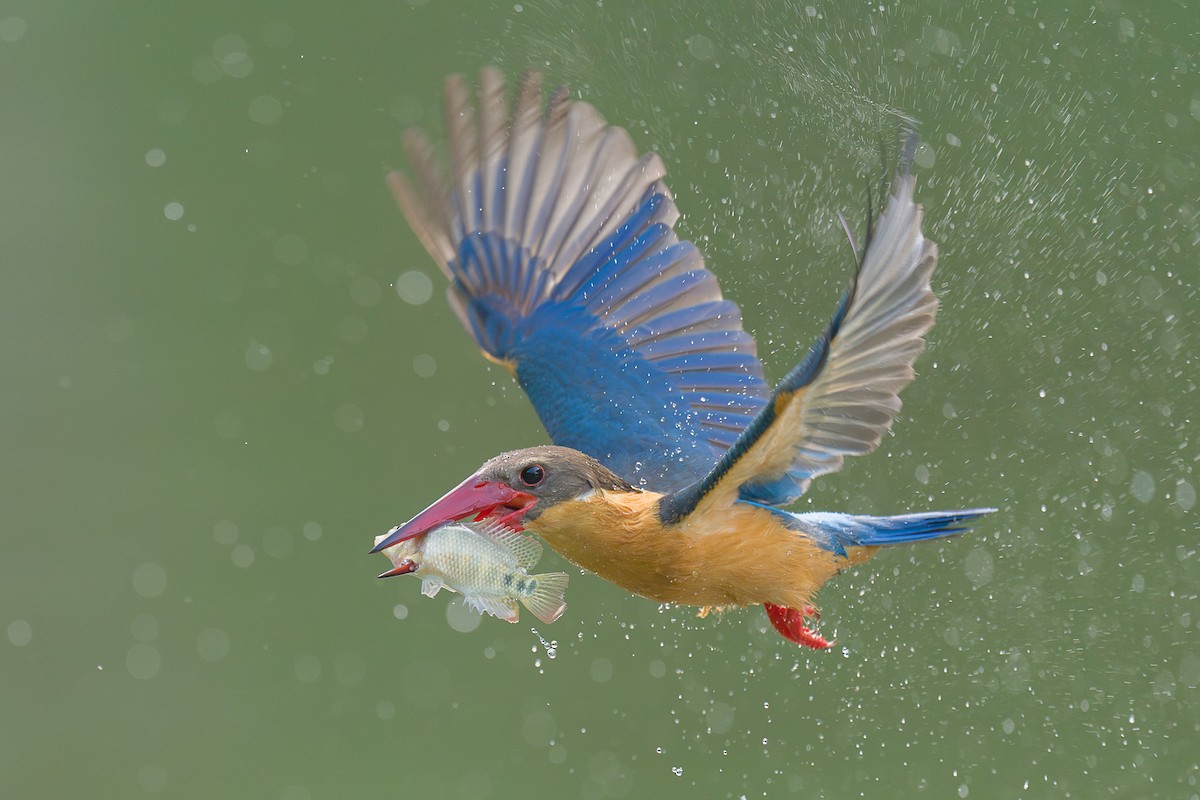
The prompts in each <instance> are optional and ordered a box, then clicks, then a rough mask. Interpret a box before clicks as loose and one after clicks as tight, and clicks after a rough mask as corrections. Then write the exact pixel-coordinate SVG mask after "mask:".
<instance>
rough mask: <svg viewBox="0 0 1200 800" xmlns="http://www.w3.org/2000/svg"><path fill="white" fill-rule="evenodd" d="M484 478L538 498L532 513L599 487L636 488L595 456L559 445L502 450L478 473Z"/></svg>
mask: <svg viewBox="0 0 1200 800" xmlns="http://www.w3.org/2000/svg"><path fill="white" fill-rule="evenodd" d="M477 475H478V476H479V478H480V479H482V480H493V481H500V482H502V483H505V484H508V485H509V486H511V487H512V488H514V489H517V490H519V491H522V492H525V493H527V494H531V495H533V496H534V497H536V498H538V502H537V503H536V504H535V505H534V507H533V508H532V509H530V512H529V514H528V518H533V517H536V516H537V515H538V514H540V513H541V512H542V511H544V510H545V509H547V508H549V507H550V506H552V505H554V504H555V503H561V502H563V501H564V500H572V499H574V498H576V497H579V496H581V495H584V494H587V493H588V492H590V491H594V490H596V489H605V490H609V491H619V492H632V491H636V490H635V489H634V488H633V487H632V486H630V485H629V483H628V482H627V481H626V480H624V479H623V478H621V477H620V476H618V475H616V474H615V473H613V471H612V470H610V469H608V467H605V466H604V465H603V464H601V463H600V462H599V461H597V460H596V459H594V458H592V457H591V456H588V455H585V454H583V453H581V452H579V451H578V450H572V449H571V448H569V447H559V446H558V445H541V446H538V447H527V448H525V449H524V450H513V451H511V452H508V453H501V454H500V455H498V456H496V457H495V458H493V459H491V460H490V461H488V462H487V463H486V464H484V465H483V466H482V467H481V468H480V470H479V472H478V473H477Z"/></svg>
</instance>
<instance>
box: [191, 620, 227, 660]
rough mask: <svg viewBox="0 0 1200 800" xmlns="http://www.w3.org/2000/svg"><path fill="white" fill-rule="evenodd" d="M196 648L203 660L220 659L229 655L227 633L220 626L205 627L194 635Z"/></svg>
mask: <svg viewBox="0 0 1200 800" xmlns="http://www.w3.org/2000/svg"><path fill="white" fill-rule="evenodd" d="M196 650H197V651H198V652H199V653H200V657H201V658H203V659H204V660H205V661H214V662H215V661H220V660H221V659H223V658H225V656H227V655H229V634H227V633H225V631H223V630H221V629H220V628H205V629H204V630H202V631H200V633H199V634H198V635H197V636H196Z"/></svg>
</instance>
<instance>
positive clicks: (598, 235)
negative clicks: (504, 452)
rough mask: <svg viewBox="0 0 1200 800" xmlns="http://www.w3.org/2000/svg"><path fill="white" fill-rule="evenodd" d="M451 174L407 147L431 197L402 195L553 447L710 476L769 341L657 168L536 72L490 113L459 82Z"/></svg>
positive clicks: (684, 479) (650, 471)
mask: <svg viewBox="0 0 1200 800" xmlns="http://www.w3.org/2000/svg"><path fill="white" fill-rule="evenodd" d="M445 113H446V124H447V130H448V138H449V149H450V164H451V174H450V176H449V179H448V180H447V179H445V178H443V176H442V174H441V172H440V170H439V168H438V161H437V159H436V158H435V157H434V155H433V151H432V148H431V147H430V145H429V142H428V140H427V139H426V138H425V137H424V136H423V135H422V134H421V133H419V132H417V131H410V132H409V133H408V134H407V137H406V142H405V144H406V148H407V151H408V155H409V161H410V163H411V165H412V167H413V171H414V173H415V175H416V178H417V184H418V185H419V187H420V188H419V189H418V188H417V186H415V185H414V184H413V183H411V182H410V181H409V180H408V179H407V178H406V177H405V176H404V175H403V174H401V173H392V175H390V176H389V182H390V184H391V187H392V190H393V192H394V193H395V196H396V199H397V201H398V202H399V204H400V207H401V208H402V209H403V211H404V213H405V216H406V217H407V218H408V220H409V222H410V223H411V224H412V226H413V229H414V230H415V231H416V232H417V235H418V236H419V237H420V239H421V241H422V243H423V244H424V245H425V247H426V249H428V250H429V252H430V253H431V254H432V255H433V257H434V259H435V260H436V261H437V262H438V264H439V265H440V266H441V267H442V270H443V272H444V273H445V274H446V277H447V278H448V279H449V281H450V290H449V298H450V303H451V305H452V306H453V308H454V310H455V313H457V314H458V317H459V319H460V320H461V321H462V323H463V325H464V326H465V327H466V328H467V330H468V331H469V332H470V333H471V335H472V336H473V337H474V338H475V341H476V342H477V343H478V344H479V346H480V347H481V348H482V349H483V351H484V353H485V355H487V356H488V357H489V358H492V359H493V360H496V361H499V362H501V363H503V364H505V365H506V366H508V367H509V369H510V370H512V372H513V374H514V375H515V376H516V379H517V381H518V382H519V383H520V385H521V387H522V388H523V389H524V390H525V393H526V394H527V395H528V396H529V399H530V400H531V401H532V402H533V405H534V408H535V409H536V410H537V413H538V416H539V417H540V418H541V420H542V423H543V424H544V425H545V426H546V430H547V432H549V434H550V438H551V439H552V440H553V441H554V442H555V443H556V444H559V445H563V446H566V447H571V448H574V449H576V450H580V451H582V452H584V453H587V454H588V455H591V456H592V457H594V458H596V459H597V460H599V461H601V462H602V463H604V464H605V465H606V466H607V467H609V468H610V469H612V470H613V471H614V472H615V473H617V474H618V475H621V476H622V477H624V478H626V479H627V480H629V481H630V482H632V483H635V484H637V483H641V484H643V485H646V486H649V487H651V488H654V489H656V490H658V491H664V492H665V491H671V490H674V489H677V488H681V487H683V486H686V485H689V484H691V483H693V482H695V481H697V480H699V479H700V478H702V477H703V476H704V475H705V474H707V473H708V471H709V469H711V467H712V465H713V464H714V463H715V462H716V460H717V459H718V458H719V457H720V456H721V454H722V453H724V452H725V450H726V449H727V448H728V447H729V446H730V445H731V444H732V443H733V442H734V441H735V439H736V438H737V436H738V434H739V433H740V432H741V431H742V430H743V429H744V428H745V427H746V426H747V425H748V424H749V423H750V421H751V420H752V419H753V418H754V415H755V414H756V413H757V412H758V410H759V409H760V408H761V407H762V406H763V403H764V402H765V401H766V397H767V394H768V391H767V386H766V384H765V382H764V381H763V373H762V366H761V365H760V364H759V362H758V358H757V355H756V351H755V346H754V340H753V339H752V338H751V337H750V335H749V334H747V333H746V332H745V331H743V330H742V321H741V313H740V312H739V311H738V307H737V306H736V305H735V304H734V303H732V302H730V301H728V300H725V299H724V298H723V297H722V296H721V291H720V289H719V287H718V286H717V281H716V279H715V278H714V277H713V275H712V273H710V272H708V270H706V269H705V268H704V261H703V259H702V258H701V256H700V253H699V251H697V249H696V248H695V246H694V245H693V244H692V243H691V242H686V241H679V239H678V238H677V237H676V235H675V232H674V229H673V226H674V224H675V221H676V220H677V219H678V217H679V212H678V211H677V210H676V208H675V204H674V202H673V200H672V198H671V193H670V192H669V191H668V190H667V187H666V186H665V185H663V183H662V181H661V178H662V177H663V175H664V174H665V170H664V168H663V165H662V161H661V160H660V159H659V157H658V156H657V155H656V154H652V153H651V154H646V155H644V156H641V157H639V156H638V154H637V151H636V149H635V148H634V146H633V143H632V141H631V140H630V138H629V134H628V133H626V132H625V131H624V130H623V129H621V128H617V127H612V126H609V125H607V124H606V123H605V121H604V119H603V118H602V117H601V116H600V114H599V113H598V112H597V111H596V110H595V109H594V108H593V107H592V106H590V105H588V104H587V103H583V102H579V101H570V100H568V99H567V96H566V92H565V90H562V89H560V90H558V91H557V92H555V93H554V94H553V95H552V96H551V98H550V100H549V103H548V104H545V103H544V101H543V94H542V87H541V80H540V77H539V76H538V75H537V73H534V72H529V73H526V74H525V75H524V76H523V78H522V80H521V84H520V87H519V89H518V92H517V99H516V104H515V108H514V109H513V110H512V113H511V115H510V114H509V103H508V98H507V92H506V90H505V87H504V84H503V80H502V79H501V77H500V74H499V73H498V72H497V71H496V70H494V69H485V70H484V71H483V72H482V74H481V77H480V87H479V108H478V112H476V110H475V109H474V108H473V107H472V105H471V103H470V101H469V95H468V92H467V89H466V87H465V85H464V83H463V81H462V79H461V78H460V77H458V76H452V77H450V78H448V79H447V81H446V87H445Z"/></svg>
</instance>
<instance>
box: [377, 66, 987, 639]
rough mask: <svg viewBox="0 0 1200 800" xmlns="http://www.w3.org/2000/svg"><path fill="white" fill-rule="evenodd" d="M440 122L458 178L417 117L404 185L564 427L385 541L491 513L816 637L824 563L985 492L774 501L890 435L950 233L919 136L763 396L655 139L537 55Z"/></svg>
mask: <svg viewBox="0 0 1200 800" xmlns="http://www.w3.org/2000/svg"><path fill="white" fill-rule="evenodd" d="M445 119H446V127H447V132H448V134H447V135H448V138H449V151H450V171H449V174H448V175H445V176H443V173H442V170H441V168H440V167H439V164H438V159H437V158H436V157H435V156H434V154H433V148H432V147H431V145H430V143H429V141H428V139H427V138H426V137H425V136H424V135H423V134H422V133H421V132H419V131H415V130H412V131H408V132H407V134H406V138H405V147H406V151H407V154H408V158H409V161H410V163H411V167H412V171H413V174H414V175H415V181H410V179H409V178H408V177H406V176H405V175H404V174H402V173H399V172H394V173H392V174H391V175H389V178H388V180H389V183H390V185H391V189H392V191H393V193H394V194H395V197H396V200H397V202H398V203H399V204H400V207H401V209H402V210H403V212H404V215H405V216H406V217H407V218H408V221H409V223H410V224H411V225H412V227H413V229H414V230H415V231H416V233H417V235H418V236H419V237H420V239H421V242H422V243H423V244H424V245H425V248H426V249H427V250H428V251H429V252H430V254H431V255H432V256H433V258H434V260H435V261H436V262H437V263H438V266H439V267H441V269H442V272H443V273H445V275H446V277H447V279H448V280H449V282H450V287H449V291H448V296H449V300H450V305H451V306H452V307H453V309H454V311H455V313H456V314H457V315H458V318H459V319H460V320H461V321H462V323H463V325H464V326H465V327H466V329H467V331H468V332H469V333H470V334H471V335H472V336H473V337H474V339H475V341H476V343H478V345H479V346H480V348H481V349H482V350H483V353H484V355H485V356H487V357H488V358H489V359H491V360H493V361H496V362H499V363H500V364H503V365H504V366H506V367H507V368H508V369H509V370H510V371H511V373H512V374H513V376H514V377H515V378H516V380H517V382H518V383H519V384H520V385H521V388H522V389H524V390H525V393H526V394H527V395H528V396H529V399H530V400H531V401H532V402H533V405H534V407H535V409H536V410H537V413H538V416H539V417H540V418H541V421H542V423H543V424H544V425H545V427H546V430H547V432H548V433H549V435H550V438H551V440H552V441H553V442H554V445H542V446H538V447H530V448H527V449H525V450H517V451H514V452H510V453H503V454H501V455H499V456H496V457H495V458H493V459H491V460H490V461H488V462H487V463H485V464H484V465H483V466H482V467H480V468H479V470H477V471H476V472H474V473H473V474H472V475H471V476H470V477H468V478H467V479H466V480H464V481H463V482H462V483H460V484H459V485H458V486H456V487H455V488H453V489H451V490H450V491H449V492H447V493H446V495H445V496H443V497H442V498H441V499H440V500H437V501H436V502H435V503H433V504H432V505H431V506H429V507H428V508H426V509H425V510H424V511H422V512H421V513H419V514H417V515H416V516H415V517H413V518H412V519H411V520H409V521H408V522H406V523H405V524H403V525H400V526H397V527H396V528H394V529H392V531H391V532H390V534H389V535H388V536H387V537H386V538H384V539H383V540H382V541H380V542H379V544H378V545H377V546H376V547H375V549H374V550H373V551H372V552H378V551H380V550H383V549H384V548H387V547H389V546H391V545H393V544H395V543H397V542H400V541H403V540H405V539H408V538H411V537H414V536H420V535H422V534H425V533H428V532H429V531H431V530H434V529H436V528H437V527H439V526H441V525H443V524H446V523H447V522H449V521H451V520H460V519H465V518H472V519H482V518H484V517H493V518H497V519H499V520H501V521H502V522H503V523H504V524H506V525H508V526H509V527H511V528H513V529H516V530H528V531H530V532H532V533H535V534H537V535H538V536H540V537H541V538H542V539H544V540H545V541H546V543H547V544H549V545H550V546H551V547H553V548H554V549H555V550H556V551H558V553H559V554H561V555H562V556H563V557H564V558H566V559H567V560H568V561H571V562H572V563H574V564H576V565H578V566H580V567H582V568H584V569H586V570H589V571H591V572H594V573H595V574H597V575H599V576H600V577H602V578H605V579H607V580H609V581H612V582H613V583H615V584H617V585H618V586H621V587H623V588H624V589H627V590H628V591H630V592H634V593H635V594H639V595H642V596H644V597H648V598H651V599H653V600H657V601H659V602H662V603H681V604H687V605H695V606H701V607H703V608H704V609H705V610H707V609H708V608H724V607H730V606H747V605H756V604H762V605H763V606H765V607H766V611H767V615H768V617H769V619H770V621H771V623H772V624H773V625H774V626H775V628H776V629H777V630H778V631H779V632H780V633H781V634H783V635H784V636H785V637H787V638H788V639H790V640H792V641H794V642H797V643H800V644H804V645H808V646H810V647H816V648H822V647H828V646H829V643H828V642H827V641H826V640H825V639H824V638H823V637H822V636H821V635H820V634H818V633H816V632H815V631H813V630H811V629H810V628H809V627H808V626H807V624H808V623H807V620H808V619H809V618H813V617H815V616H816V610H815V608H814V607H813V598H814V596H815V594H816V592H817V589H818V588H820V586H821V585H822V584H823V583H824V582H825V581H826V580H828V579H829V578H830V577H832V576H833V575H835V574H836V573H838V572H839V571H841V570H842V569H844V568H846V567H848V566H851V565H854V564H858V563H861V562H862V561H865V560H866V559H867V558H869V557H870V556H871V555H872V554H873V553H874V552H875V551H876V550H877V549H878V548H879V547H881V546H885V545H893V544H900V543H905V542H914V541H920V540H923V539H936V538H941V537H945V536H950V535H953V534H956V533H960V532H962V531H964V530H966V527H967V526H968V525H969V524H970V522H971V521H972V520H974V519H975V518H977V517H979V516H981V515H983V514H986V513H989V512H990V511H993V510H994V509H987V508H976V509H970V510H966V511H949V512H945V511H939V512H932V513H919V514H904V515H900V516H892V517H874V516H861V515H854V514H842V513H827V512H819V513H795V512H790V511H785V510H783V507H784V506H787V505H789V504H791V503H793V502H794V501H795V500H797V499H798V498H799V497H800V496H801V495H802V494H803V493H804V491H805V490H806V489H807V487H808V485H809V482H810V481H811V480H812V479H813V478H815V477H816V476H818V475H823V474H825V473H829V472H834V471H836V470H837V469H839V468H840V467H841V466H842V461H843V459H844V458H845V457H846V456H848V455H861V454H864V453H869V452H871V451H872V450H874V449H875V448H876V447H877V446H878V445H879V442H880V439H881V437H882V436H883V435H884V433H886V432H887V431H888V430H889V428H890V427H891V425H892V422H893V420H895V418H896V415H897V414H898V413H899V411H900V399H899V397H898V394H899V392H900V390H901V389H903V388H904V387H905V386H907V385H908V383H909V382H910V381H911V380H912V379H913V376H914V372H913V362H914V361H915V360H916V358H917V356H918V355H919V354H920V353H921V351H922V350H923V349H924V341H923V339H922V337H923V335H924V334H925V332H926V331H927V330H929V328H930V326H931V325H932V324H933V317H934V312H935V310H936V308H937V300H936V299H935V297H934V295H933V292H932V291H931V289H930V285H929V282H930V276H931V274H932V272H933V268H934V265H935V264H936V263H937V246H936V245H935V244H934V243H933V242H931V241H929V240H927V239H926V238H925V237H924V236H923V235H922V233H921V207H920V206H918V205H916V204H915V203H914V202H913V187H914V183H915V181H914V178H913V175H912V157H913V152H914V149H915V146H916V139H915V136H913V135H909V136H908V138H907V141H906V144H905V146H904V149H903V152H902V155H901V158H900V163H899V167H898V169H897V170H896V173H895V176H894V179H893V181H892V184H891V187H890V190H889V191H888V197H887V200H886V204H885V206H884V208H883V210H882V213H880V214H879V216H878V218H877V219H874V220H870V219H868V231H867V236H866V238H865V241H864V242H863V246H862V247H861V249H858V248H856V251H857V256H858V264H857V269H856V271H855V275H854V277H853V279H852V280H851V282H850V286H849V288H848V289H847V290H846V292H845V294H844V295H843V296H842V298H841V301H840V303H839V304H838V307H837V310H836V311H835V313H834V315H833V318H832V320H831V321H830V322H829V324H828V326H827V327H826V328H825V330H824V332H823V333H822V334H821V335H820V336H819V337H818V338H817V341H816V342H815V343H814V344H813V345H812V347H811V349H810V350H809V351H808V354H807V355H806V356H805V358H804V360H803V361H801V363H800V364H799V365H797V366H796V367H795V368H794V369H793V370H792V371H791V372H789V373H788V374H787V376H786V377H785V378H784V379H783V380H782V381H780V383H779V384H778V386H776V387H775V389H774V391H771V390H769V389H768V387H767V384H766V382H765V381H764V379H763V370H762V366H761V364H760V363H759V361H758V358H757V355H756V351H755V345H754V340H753V339H752V338H751V337H750V335H749V334H747V333H746V332H745V331H744V330H742V320H741V314H740V312H739V311H738V307H737V306H736V305H735V304H734V303H732V302H730V301H729V300H726V299H724V298H723V297H722V296H721V291H720V289H719V288H718V287H717V281H716V279H715V278H714V277H713V275H712V273H710V272H709V271H708V270H707V269H705V266H704V262H703V260H702V258H701V256H700V253H699V251H698V250H697V249H696V247H695V245H693V244H692V243H691V242H687V241H680V240H679V239H678V238H677V236H676V234H675V231H674V225H675V221H676V220H677V219H678V217H679V213H678V211H677V210H676V208H675V203H674V201H673V199H672V196H671V193H670V191H668V189H667V187H666V185H665V184H664V183H663V181H662V178H663V176H664V174H665V169H664V167H663V163H662V161H661V159H660V158H659V157H658V155H657V154H654V153H647V154H645V155H642V156H639V155H638V153H637V150H636V149H635V147H634V145H633V142H632V140H631V139H630V137H629V134H628V133H627V132H626V131H625V130H624V129H622V128H619V127H615V126H611V125H608V124H607V123H606V122H605V121H604V118H603V117H601V116H600V114H599V113H598V112H597V111H596V109H595V108H593V107H592V106H591V105H589V104H588V103H585V102H582V101H579V100H572V99H570V98H569V97H568V94H567V91H566V90H565V89H564V88H559V89H558V90H556V91H554V92H553V93H552V94H551V95H550V98H549V100H548V101H546V100H544V96H543V90H542V83H541V78H540V76H539V74H538V73H536V72H533V71H530V72H526V73H525V74H524V76H523V77H522V79H521V81H520V86H519V88H518V90H517V95H516V100H515V107H512V108H511V110H510V103H509V99H508V93H507V90H506V88H505V86H504V81H503V79H502V77H501V76H500V73H499V72H498V71H497V70H495V69H492V68H487V69H484V70H483V72H482V74H481V76H480V84H479V88H478V101H477V105H473V104H472V102H471V101H470V94H469V92H468V90H467V88H466V85H465V83H464V81H463V79H462V78H461V77H460V76H451V77H449V78H448V79H447V80H446V83H445ZM868 216H870V215H868ZM702 613H703V612H702Z"/></svg>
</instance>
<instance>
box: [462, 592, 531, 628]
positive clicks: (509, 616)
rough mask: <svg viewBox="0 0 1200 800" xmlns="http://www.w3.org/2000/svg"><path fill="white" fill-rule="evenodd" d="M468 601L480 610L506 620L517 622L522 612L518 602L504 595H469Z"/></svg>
mask: <svg viewBox="0 0 1200 800" xmlns="http://www.w3.org/2000/svg"><path fill="white" fill-rule="evenodd" d="M467 603H468V604H470V605H471V606H472V607H473V608H475V609H476V610H478V611H484V612H487V613H488V614H491V615H492V616H493V617H496V618H497V619H502V620H504V621H505V622H516V621H517V617H518V616H519V615H520V612H519V611H518V610H517V604H516V603H514V602H513V601H512V600H511V599H508V598H503V597H479V596H475V597H468V598H467Z"/></svg>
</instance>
